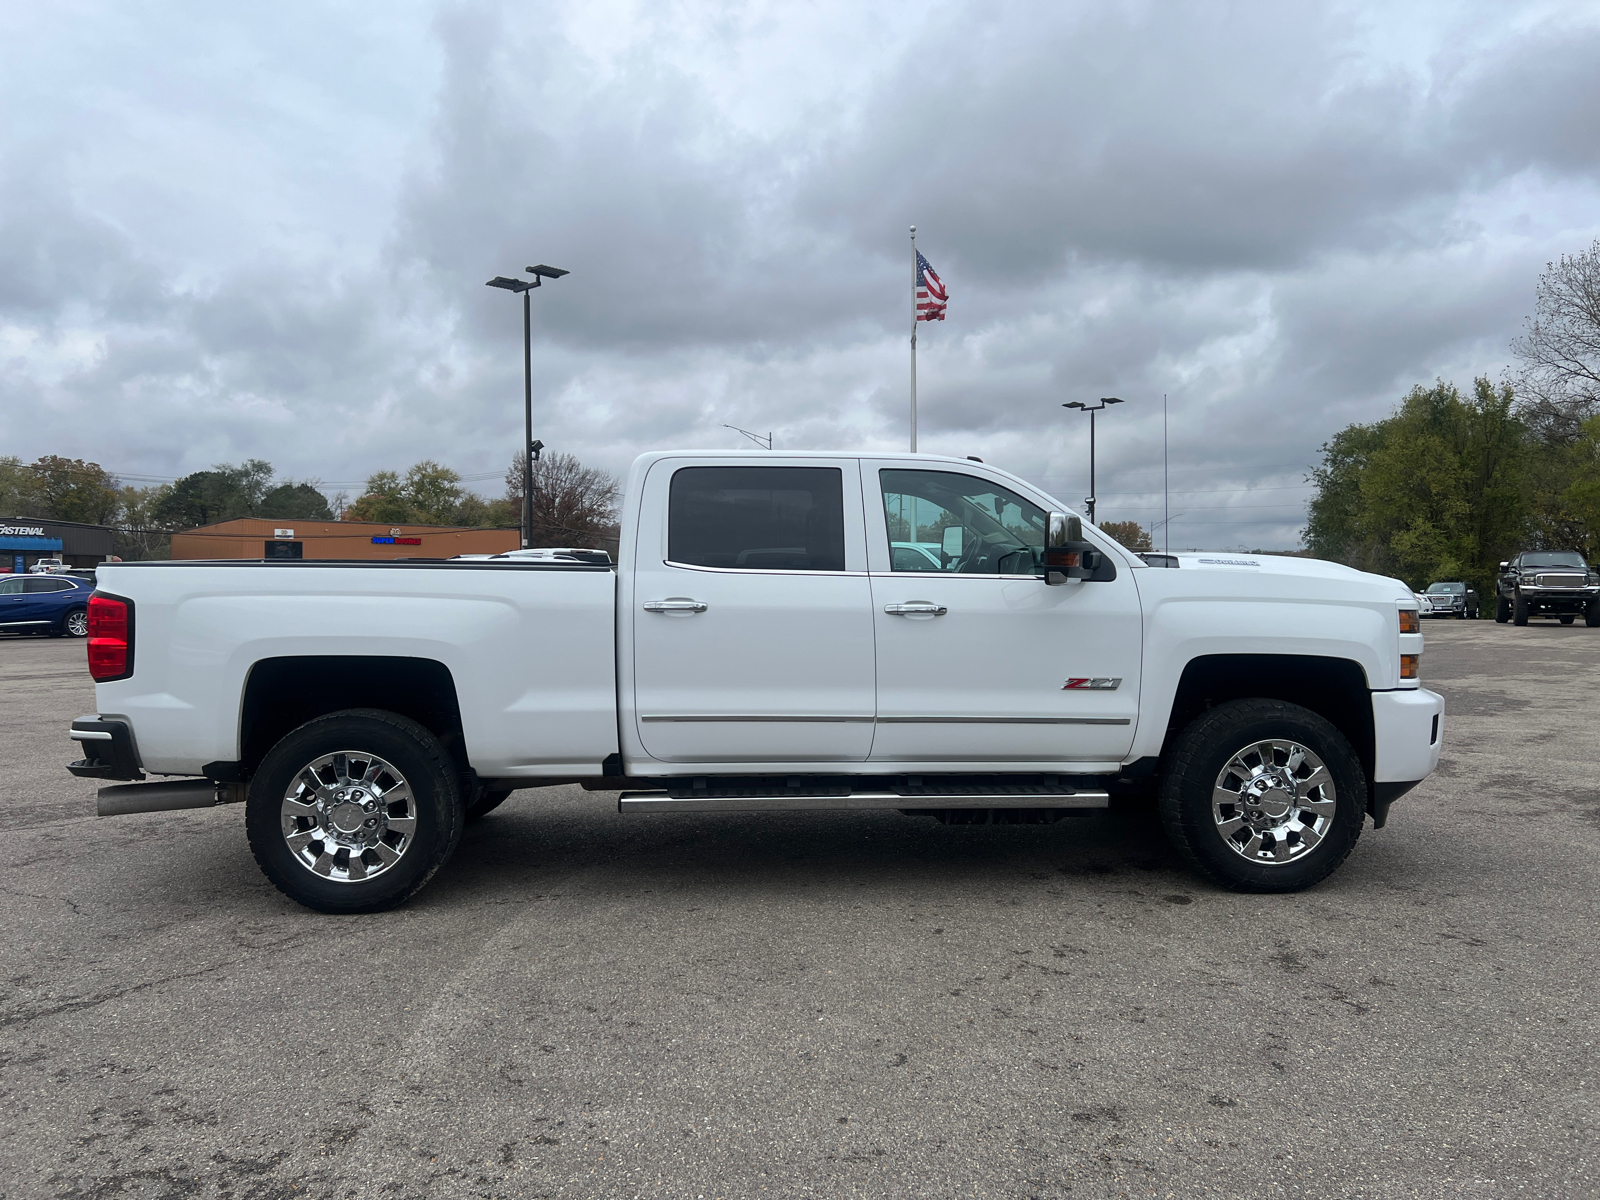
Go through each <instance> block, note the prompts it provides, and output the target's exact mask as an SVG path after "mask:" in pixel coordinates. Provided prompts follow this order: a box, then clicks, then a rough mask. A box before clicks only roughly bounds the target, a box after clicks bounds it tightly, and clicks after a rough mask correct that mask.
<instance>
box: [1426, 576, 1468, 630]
mask: <svg viewBox="0 0 1600 1200" xmlns="http://www.w3.org/2000/svg"><path fill="white" fill-rule="evenodd" d="M1424 595H1426V596H1427V597H1428V601H1429V603H1430V604H1431V605H1432V608H1431V609H1430V610H1429V611H1427V612H1424V613H1423V614H1422V615H1423V616H1425V617H1454V618H1456V620H1458V621H1461V620H1465V619H1466V618H1468V617H1471V618H1472V619H1473V620H1474V621H1476V620H1477V619H1478V593H1477V592H1476V591H1474V590H1473V589H1472V588H1469V587H1468V586H1467V585H1466V584H1464V583H1430V584H1429V585H1428V590H1427V591H1426V592H1425V593H1424Z"/></svg>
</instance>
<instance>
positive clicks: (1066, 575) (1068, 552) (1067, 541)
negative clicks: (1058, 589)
mask: <svg viewBox="0 0 1600 1200" xmlns="http://www.w3.org/2000/svg"><path fill="white" fill-rule="evenodd" d="M1108 567H1109V568H1110V570H1111V572H1112V573H1111V574H1107V572H1106V568H1108ZM1115 571H1116V567H1115V566H1114V565H1113V564H1112V563H1111V561H1110V560H1109V559H1107V558H1106V556H1105V555H1104V554H1102V553H1100V551H1099V550H1097V549H1095V547H1094V544H1093V543H1092V542H1086V541H1084V540H1083V522H1082V521H1080V520H1079V519H1078V518H1077V517H1069V516H1067V514H1066V513H1058V512H1053V513H1051V514H1050V525H1049V529H1048V530H1047V531H1046V533H1045V547H1044V581H1045V582H1046V583H1049V584H1061V583H1066V582H1067V580H1069V579H1102V578H1104V579H1115V578H1116V575H1115Z"/></svg>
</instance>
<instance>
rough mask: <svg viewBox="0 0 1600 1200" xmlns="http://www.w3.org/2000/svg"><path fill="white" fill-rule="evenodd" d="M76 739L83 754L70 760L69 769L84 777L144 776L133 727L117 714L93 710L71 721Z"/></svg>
mask: <svg viewBox="0 0 1600 1200" xmlns="http://www.w3.org/2000/svg"><path fill="white" fill-rule="evenodd" d="M70 736H71V738H72V740H73V741H75V742H77V743H78V744H79V745H80V746H82V747H83V752H84V756H83V757H82V758H80V759H79V760H78V761H77V762H74V763H68V764H67V770H69V771H71V772H72V773H73V774H74V775H77V776H79V777H80V778H83V779H131V780H137V779H143V778H144V772H143V771H142V770H140V769H139V768H140V762H139V750H138V747H136V746H135V745H134V744H133V727H132V726H131V725H129V724H128V723H127V722H126V721H123V720H120V719H118V718H116V717H101V716H99V715H98V714H92V715H90V716H87V717H79V718H78V719H77V720H76V721H74V722H73V723H72V732H71V734H70Z"/></svg>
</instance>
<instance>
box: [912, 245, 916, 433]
mask: <svg viewBox="0 0 1600 1200" xmlns="http://www.w3.org/2000/svg"><path fill="white" fill-rule="evenodd" d="M916 452H917V227H916V226H915V225H913V226H912V227H911V453H913V454H915V453H916Z"/></svg>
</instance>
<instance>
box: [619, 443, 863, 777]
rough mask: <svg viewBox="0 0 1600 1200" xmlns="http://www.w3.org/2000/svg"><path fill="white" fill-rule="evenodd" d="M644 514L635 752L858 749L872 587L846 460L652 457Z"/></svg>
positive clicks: (675, 756) (686, 755)
mask: <svg viewBox="0 0 1600 1200" xmlns="http://www.w3.org/2000/svg"><path fill="white" fill-rule="evenodd" d="M641 514H642V517H641V524H640V530H639V547H638V551H637V562H636V565H635V573H634V585H633V601H632V608H633V612H632V614H631V619H632V621H633V630H634V639H633V641H634V700H635V719H636V721H637V732H638V736H639V740H640V742H641V744H642V745H643V746H644V748H645V751H646V753H648V754H649V755H650V756H651V757H653V758H657V759H661V760H664V761H667V762H704V763H718V762H724V763H725V762H751V763H766V764H783V763H795V764H804V763H832V762H837V763H845V762H860V761H862V760H863V759H865V758H866V757H867V754H868V751H869V750H870V749H871V746H872V731H873V707H874V696H873V674H874V664H873V647H872V639H873V625H872V590H871V583H870V581H869V580H868V578H867V574H866V546H865V535H864V529H863V518H862V506H861V486H860V475H859V468H858V467H857V464H856V462H855V460H853V459H846V460H823V461H822V462H820V463H819V462H818V460H815V459H812V460H806V459H798V460H791V461H790V462H788V463H785V462H784V460H783V459H781V458H779V457H777V456H774V459H773V460H772V465H767V464H766V463H763V464H762V465H760V466H748V465H744V464H740V465H737V466H734V465H720V464H717V463H715V462H714V461H713V462H708V463H701V464H696V463H694V461H693V460H689V461H687V462H686V461H685V460H682V459H663V460H661V461H659V462H657V463H656V464H655V465H654V466H653V467H652V468H651V471H650V473H649V475H648V476H647V477H646V480H645V485H644V493H643V496H642V498H641ZM646 523H649V524H650V528H648V529H647V528H646Z"/></svg>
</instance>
